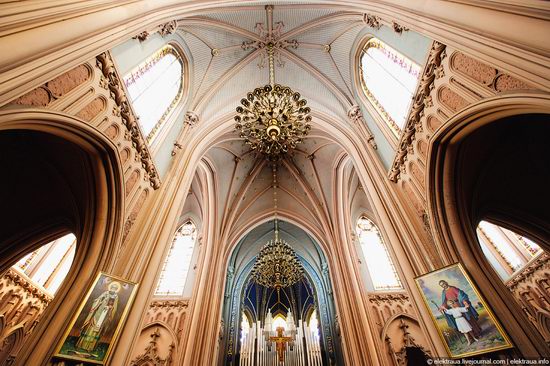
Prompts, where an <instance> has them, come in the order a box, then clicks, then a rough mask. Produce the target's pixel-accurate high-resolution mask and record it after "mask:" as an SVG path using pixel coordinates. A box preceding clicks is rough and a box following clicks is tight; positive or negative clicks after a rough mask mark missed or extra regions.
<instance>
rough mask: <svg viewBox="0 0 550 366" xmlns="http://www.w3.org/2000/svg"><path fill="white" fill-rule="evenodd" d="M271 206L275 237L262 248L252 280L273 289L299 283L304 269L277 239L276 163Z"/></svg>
mask: <svg viewBox="0 0 550 366" xmlns="http://www.w3.org/2000/svg"><path fill="white" fill-rule="evenodd" d="M272 167H273V204H274V211H275V221H274V223H275V237H274V239H273V240H270V241H269V242H267V244H265V245H264V246H263V248H262V249H261V250H260V253H259V254H258V258H257V259H256V263H255V264H254V267H253V268H252V280H253V281H254V282H256V283H257V284H259V285H262V286H265V287H270V288H275V289H276V290H277V293H278V292H279V290H280V289H281V288H284V287H289V286H292V285H294V284H295V283H296V282H298V281H300V280H301V279H302V277H303V276H304V269H303V267H302V264H301V263H300V261H299V259H298V256H297V255H296V252H294V249H292V247H291V246H290V245H288V243H287V242H285V241H284V240H282V239H281V238H279V222H278V220H277V162H273V165H272Z"/></svg>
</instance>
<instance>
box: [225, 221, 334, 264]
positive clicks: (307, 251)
mask: <svg viewBox="0 0 550 366" xmlns="http://www.w3.org/2000/svg"><path fill="white" fill-rule="evenodd" d="M279 235H280V237H281V238H282V239H283V240H285V241H286V242H287V243H289V244H290V245H291V246H292V249H294V251H295V252H296V254H298V255H299V256H300V257H301V258H303V259H304V260H305V261H307V262H308V263H309V264H310V265H311V266H313V267H314V268H316V269H317V271H319V272H320V271H321V267H322V262H323V261H322V259H321V254H320V248H319V245H318V244H317V243H316V242H315V241H314V240H313V239H312V238H311V237H310V236H309V235H308V234H307V233H306V232H305V231H303V230H302V229H300V228H299V227H297V226H295V225H293V224H290V223H288V222H286V221H282V220H279ZM273 237H274V230H273V221H268V222H265V223H263V224H261V225H258V226H256V227H255V228H254V229H252V230H251V231H249V232H248V233H247V234H246V236H244V237H243V238H242V239H241V241H240V243H239V244H240V245H239V246H238V249H237V250H238V252H237V253H236V261H235V262H236V266H235V273H239V271H240V270H242V269H244V267H245V266H246V265H247V264H248V263H249V262H250V261H251V260H252V259H253V258H255V257H256V256H257V255H258V253H259V251H260V249H261V248H262V247H263V246H264V245H265V244H266V243H267V242H268V241H270V240H272V239H273Z"/></svg>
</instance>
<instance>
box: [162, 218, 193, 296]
mask: <svg viewBox="0 0 550 366" xmlns="http://www.w3.org/2000/svg"><path fill="white" fill-rule="evenodd" d="M196 239H197V230H196V227H195V225H194V224H193V223H192V222H191V221H187V222H186V223H185V224H183V225H182V226H180V228H179V229H178V231H176V235H174V239H173V240H172V246H171V247H170V250H169V251H168V256H167V257H166V260H165V261H164V265H163V266H162V271H161V272H160V278H159V282H158V284H157V289H156V291H155V294H156V295H161V296H170V295H174V296H182V295H183V289H184V288H185V280H186V279H187V273H188V272H189V267H190V266H191V258H192V257H193V249H194V248H195V241H196Z"/></svg>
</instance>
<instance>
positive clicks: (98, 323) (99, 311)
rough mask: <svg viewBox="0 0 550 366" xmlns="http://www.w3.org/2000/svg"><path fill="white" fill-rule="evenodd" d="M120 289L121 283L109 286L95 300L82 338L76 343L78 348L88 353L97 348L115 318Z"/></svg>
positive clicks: (81, 329)
mask: <svg viewBox="0 0 550 366" xmlns="http://www.w3.org/2000/svg"><path fill="white" fill-rule="evenodd" d="M120 287H121V285H120V283H118V282H116V281H115V282H112V283H111V284H109V288H108V291H105V292H103V293H102V294H101V295H99V296H98V297H97V298H96V299H95V300H94V302H93V303H92V308H91V309H90V311H89V312H88V315H87V316H86V320H85V321H84V324H83V325H82V327H81V328H80V336H79V337H78V341H77V342H76V347H77V348H79V349H82V350H85V351H88V352H92V351H93V350H94V349H95V348H96V346H97V344H98V342H99V340H100V339H101V335H102V334H103V333H104V332H105V331H106V330H107V329H108V328H109V326H110V325H111V323H112V321H113V318H114V316H115V313H116V309H117V306H118V292H119V291H120Z"/></svg>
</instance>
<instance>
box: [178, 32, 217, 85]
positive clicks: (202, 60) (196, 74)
mask: <svg viewBox="0 0 550 366" xmlns="http://www.w3.org/2000/svg"><path fill="white" fill-rule="evenodd" d="M179 32H180V34H181V36H182V37H183V39H184V41H185V43H186V44H187V46H188V47H189V50H190V51H191V55H192V57H193V86H192V88H193V90H191V91H190V93H191V95H193V94H194V93H195V92H196V90H197V88H198V87H199V85H200V83H201V81H202V79H203V77H204V74H205V73H206V69H207V68H208V64H209V63H210V59H211V58H212V53H211V50H210V48H208V46H207V45H205V44H204V43H203V42H202V41H201V40H200V39H198V38H197V37H195V36H193V35H192V34H190V33H187V32H182V31H179Z"/></svg>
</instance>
